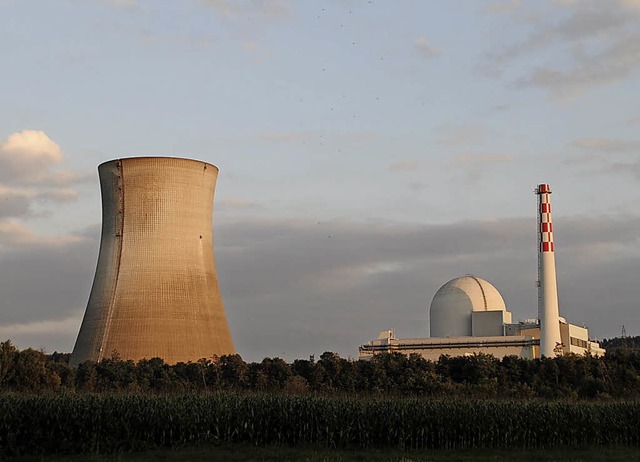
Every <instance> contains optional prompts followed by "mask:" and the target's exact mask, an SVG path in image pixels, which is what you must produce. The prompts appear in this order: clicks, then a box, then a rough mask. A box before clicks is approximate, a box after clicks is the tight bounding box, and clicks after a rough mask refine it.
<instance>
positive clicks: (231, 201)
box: [216, 197, 258, 209]
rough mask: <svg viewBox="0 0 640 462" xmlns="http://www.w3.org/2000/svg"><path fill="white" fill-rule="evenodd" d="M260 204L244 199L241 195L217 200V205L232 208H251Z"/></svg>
mask: <svg viewBox="0 0 640 462" xmlns="http://www.w3.org/2000/svg"><path fill="white" fill-rule="evenodd" d="M257 206H258V204H257V203H256V202H255V201H252V200H249V199H242V198H239V197H236V198H228V199H221V200H219V201H217V202H216V207H220V208H222V209H226V208H230V209H249V208H255V207H257Z"/></svg>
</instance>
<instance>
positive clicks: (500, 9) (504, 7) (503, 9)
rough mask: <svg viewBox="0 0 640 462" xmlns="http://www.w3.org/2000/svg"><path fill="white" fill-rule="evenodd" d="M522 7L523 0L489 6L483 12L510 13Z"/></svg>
mask: <svg viewBox="0 0 640 462" xmlns="http://www.w3.org/2000/svg"><path fill="white" fill-rule="evenodd" d="M521 7H522V0H508V1H503V2H493V3H490V4H488V5H487V6H486V7H485V8H484V9H483V11H484V12H485V13H491V14H495V13H510V12H513V11H515V10H518V9H520V8H521Z"/></svg>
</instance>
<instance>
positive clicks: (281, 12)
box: [201, 0, 292, 20]
mask: <svg viewBox="0 0 640 462" xmlns="http://www.w3.org/2000/svg"><path fill="white" fill-rule="evenodd" d="M201 1H202V4H204V5H205V6H207V7H209V8H211V9H212V10H214V11H215V12H216V13H217V14H218V15H220V16H222V17H224V18H228V19H247V18H256V17H257V18H260V19H267V20H281V19H286V18H289V17H290V16H291V15H292V11H291V8H290V7H289V6H288V5H287V4H286V3H285V2H283V1H280V0H253V1H248V0H238V1H236V0H234V1H231V0H201Z"/></svg>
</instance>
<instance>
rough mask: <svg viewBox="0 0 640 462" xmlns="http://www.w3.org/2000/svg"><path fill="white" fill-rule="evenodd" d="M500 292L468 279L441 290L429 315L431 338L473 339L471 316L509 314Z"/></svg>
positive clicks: (450, 283)
mask: <svg viewBox="0 0 640 462" xmlns="http://www.w3.org/2000/svg"><path fill="white" fill-rule="evenodd" d="M506 309H507V307H506V306H505V303H504V299H503V298H502V295H500V292H498V289H496V288H495V287H494V286H493V285H492V284H491V283H489V282H487V281H485V280H484V279H480V278H479V277H476V276H472V275H467V276H462V277H459V278H455V279H452V280H451V281H449V282H447V283H446V284H445V285H443V286H442V287H440V289H439V290H438V291H437V292H436V294H435V295H434V297H433V301H432V302H431V308H430V311H429V314H430V315H429V318H430V330H431V337H466V336H470V335H471V312H473V311H497V310H501V311H506Z"/></svg>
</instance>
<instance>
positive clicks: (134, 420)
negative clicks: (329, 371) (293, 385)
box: [0, 393, 640, 456]
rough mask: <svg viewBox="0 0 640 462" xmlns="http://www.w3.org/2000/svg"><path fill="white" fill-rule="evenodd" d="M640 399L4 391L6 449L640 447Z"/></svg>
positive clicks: (2, 443)
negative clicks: (597, 400) (571, 400)
mask: <svg viewBox="0 0 640 462" xmlns="http://www.w3.org/2000/svg"><path fill="white" fill-rule="evenodd" d="M639 423H640V402H627V403H588V402H578V403H564V402H543V401H526V402H513V401H488V400H462V401H461V400H423V399H416V398H394V399H371V398H353V397H333V398H329V397H321V396H284V395H266V394H261V395H244V396H243V395H238V394H233V393H226V394H204V395H192V394H186V395H164V396H153V395H135V394H127V395H110V394H79V395H70V394H58V395H45V396H37V395H15V394H5V395H0V456H10V455H19V454H27V453H40V454H52V453H82V454H87V453H98V452H103V453H104V452H107V453H109V452H116V451H118V452H122V451H125V452H126V451H134V450H144V449H149V448H158V447H163V448H178V447H184V446H193V445H201V444H251V445H260V446H265V445H278V446H305V445H316V446H322V447H328V448H363V449H378V448H396V449H400V450H408V449H411V450H422V449H448V450H450V449H455V450H459V449H489V448H556V447H584V446H592V447H595V446H633V447H637V446H639V445H640V433H638V431H637V428H638V424H639Z"/></svg>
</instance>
